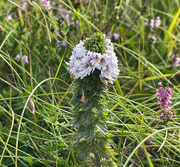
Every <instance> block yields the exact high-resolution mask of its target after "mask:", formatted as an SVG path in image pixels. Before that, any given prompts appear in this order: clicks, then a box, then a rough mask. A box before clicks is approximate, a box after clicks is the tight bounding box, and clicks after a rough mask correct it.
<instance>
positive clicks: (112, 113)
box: [0, 0, 180, 167]
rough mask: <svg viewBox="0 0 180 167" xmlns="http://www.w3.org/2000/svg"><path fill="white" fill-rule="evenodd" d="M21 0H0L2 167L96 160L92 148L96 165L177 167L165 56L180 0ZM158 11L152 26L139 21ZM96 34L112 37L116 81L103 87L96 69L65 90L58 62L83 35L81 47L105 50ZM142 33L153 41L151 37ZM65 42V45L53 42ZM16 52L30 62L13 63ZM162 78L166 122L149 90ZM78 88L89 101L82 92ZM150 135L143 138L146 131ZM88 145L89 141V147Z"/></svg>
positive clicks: (171, 72)
mask: <svg viewBox="0 0 180 167" xmlns="http://www.w3.org/2000/svg"><path fill="white" fill-rule="evenodd" d="M49 1H50V0H49ZM23 2H25V1H23V0H13V1H6V0H1V1H0V11H1V12H0V164H1V166H8V167H14V166H15V165H16V166H18V167H25V166H30V167H35V166H38V167H48V166H58V167H59V166H60V167H77V166H81V167H87V166H92V167H94V166H97V165H95V161H96V160H95V156H94V150H93V147H94V148H95V149H96V152H97V153H98V154H99V155H101V164H102V167H111V166H112V167H117V166H118V167H121V166H123V165H124V164H125V163H126V164H127V166H152V164H153V166H154V167H156V166H159V164H161V165H162V166H167V167H169V166H170V167H178V166H179V163H180V139H179V134H180V129H179V124H180V119H179V114H180V103H179V101H180V75H179V70H180V68H179V66H177V67H175V66H174V65H173V64H174V62H175V59H172V56H173V55H176V56H178V57H179V55H180V50H179V41H180V38H179V37H180V31H179V28H180V27H179V26H180V24H179V20H178V18H179V11H180V10H179V9H180V2H179V1H177V0H176V1H169V0H154V1H153V0H151V1H150V0H143V1H142V0H138V1H123V0H120V1H117V0H97V1H95V0H94V1H93V0H89V1H88V2H87V1H86V0H79V1H78V0H64V1H58V0H53V1H52V0H51V1H50V4H51V10H48V9H47V8H46V7H45V6H44V3H43V2H42V1H41V0H34V1H26V7H25V9H24V10H22V9H20V8H19V5H20V4H21V3H23ZM59 5H61V6H60V8H59V7H58V6H59ZM8 16H11V18H12V19H10V20H8V18H10V17H8ZM158 16H159V17H160V19H161V25H160V26H159V27H158V28H156V29H154V30H153V31H151V29H150V27H149V26H145V25H144V23H145V22H149V23H150V20H151V19H155V18H156V17H158ZM68 17H69V20H68ZM57 29H59V34H58V35H57V34H56V33H55V32H56V31H55V30H57ZM101 32H103V33H101ZM114 33H117V34H119V37H118V38H115V37H114ZM102 34H106V36H107V37H109V38H111V40H112V41H113V43H114V48H115V51H116V55H117V57H118V59H119V68H120V70H121V72H120V76H119V78H118V81H117V82H116V84H114V85H108V90H107V89H106V85H104V84H103V83H102V82H101V81H100V79H99V77H96V76H98V75H99V73H98V71H95V74H96V75H94V76H88V77H87V78H85V79H84V80H76V81H75V82H74V83H75V84H74V86H73V90H72V79H71V77H70V75H69V73H68V70H67V68H66V67H67V65H66V63H65V62H68V61H69V57H70V55H71V52H72V48H73V47H74V46H75V45H76V44H77V43H79V41H80V40H83V39H84V38H87V37H90V38H89V40H86V41H84V42H85V43H86V47H87V48H88V49H89V50H91V49H92V48H94V49H92V50H91V51H94V52H99V53H103V52H104V37H103V35H102ZM149 35H154V36H155V37H156V38H157V41H156V42H155V43H153V39H152V38H150V37H149ZM63 41H66V43H67V45H66V46H62V45H61V44H62V42H63ZM93 41H95V42H93ZM17 55H20V56H23V55H26V56H28V60H29V63H28V64H23V62H22V61H19V62H17V61H16V60H15V57H16V56H17ZM162 78H165V80H166V81H167V82H168V83H169V87H170V88H172V96H173V99H174V100H172V105H171V108H172V112H173V114H174V118H173V120H169V121H168V122H167V124H166V125H164V121H162V120H160V119H159V114H158V110H159V107H158V106H157V103H158V102H157V99H156V97H154V96H153V95H154V94H155V92H156V89H157V88H159V86H158V82H160V81H161V80H162ZM42 81H45V82H44V83H42V84H41V85H39V83H41V82H42ZM80 85H81V86H80ZM36 86H37V89H36V90H35V91H34V93H33V94H32V96H31V99H32V100H33V103H34V105H35V114H34V115H32V113H31V112H30V110H29V107H28V105H25V104H26V102H27V99H28V97H29V95H30V94H31V93H32V91H33V90H34V88H35V87H36ZM82 90H83V91H84V97H85V98H86V99H85V101H87V103H83V102H82V101H80V100H81V98H82V95H83V93H82ZM72 94H73V97H72ZM70 102H71V103H70ZM23 109H24V115H23V116H22V115H21V114H22V111H23ZM74 116H75V117H74ZM21 118H22V119H21ZM20 120H21V121H20ZM72 120H73V121H72ZM19 125H21V126H20V127H19ZM74 127H75V128H74ZM18 128H19V138H17V133H18ZM107 129H108V135H106V134H107ZM84 130H86V131H84ZM152 134H153V136H152V137H150V138H149V139H151V140H152V142H153V144H152V145H150V144H149V143H148V142H147V140H145V139H146V137H149V136H150V135H152ZM93 139H96V140H95V141H94V144H93V142H92V141H93ZM101 139H102V140H101ZM110 139H111V140H110ZM17 142H18V147H17V148H16V145H17V144H16V143H17ZM101 142H102V143H101ZM75 143H76V144H77V145H76V146H77V147H74V146H75ZM107 143H109V144H107ZM87 144H89V145H90V146H92V147H91V148H90V149H88V148H89V145H87ZM83 147H84V148H85V150H83ZM77 148H80V150H79V151H78V149H77ZM16 150H17V155H16ZM113 150H114V151H113ZM134 150H135V151H134ZM141 151H142V152H141ZM77 152H78V154H77ZM91 153H93V154H91ZM148 153H149V154H150V155H152V156H151V157H149V156H148ZM108 155H111V158H109V157H108ZM79 156H82V157H86V156H89V157H88V158H85V159H81V158H79ZM106 156H107V158H103V157H106ZM16 159H17V162H16V161H15V160H16Z"/></svg>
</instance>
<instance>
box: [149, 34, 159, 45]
mask: <svg viewBox="0 0 180 167" xmlns="http://www.w3.org/2000/svg"><path fill="white" fill-rule="evenodd" d="M148 38H151V39H152V40H153V41H152V44H153V43H155V42H156V41H157V38H156V37H155V35H152V34H150V35H149V36H148Z"/></svg>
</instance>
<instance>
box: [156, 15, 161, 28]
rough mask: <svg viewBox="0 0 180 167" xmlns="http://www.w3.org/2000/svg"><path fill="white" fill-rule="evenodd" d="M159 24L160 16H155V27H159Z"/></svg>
mask: <svg viewBox="0 0 180 167" xmlns="http://www.w3.org/2000/svg"><path fill="white" fill-rule="evenodd" d="M160 25H161V19H160V17H157V18H156V20H155V27H159V26H160Z"/></svg>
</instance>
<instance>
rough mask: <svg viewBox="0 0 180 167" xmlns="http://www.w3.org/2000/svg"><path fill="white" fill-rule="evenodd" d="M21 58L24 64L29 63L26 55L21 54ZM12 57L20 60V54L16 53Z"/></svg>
mask: <svg viewBox="0 0 180 167" xmlns="http://www.w3.org/2000/svg"><path fill="white" fill-rule="evenodd" d="M22 58H23V63H24V64H28V63H29V62H28V57H27V56H26V55H23V56H22ZM14 59H15V60H16V61H17V62H19V61H20V60H21V56H20V55H17V56H16V57H15V58H14Z"/></svg>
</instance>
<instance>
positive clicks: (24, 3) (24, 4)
mask: <svg viewBox="0 0 180 167" xmlns="http://www.w3.org/2000/svg"><path fill="white" fill-rule="evenodd" d="M19 6H20V7H21V11H22V10H24V9H25V8H26V2H23V3H21V4H20V5H19Z"/></svg>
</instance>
